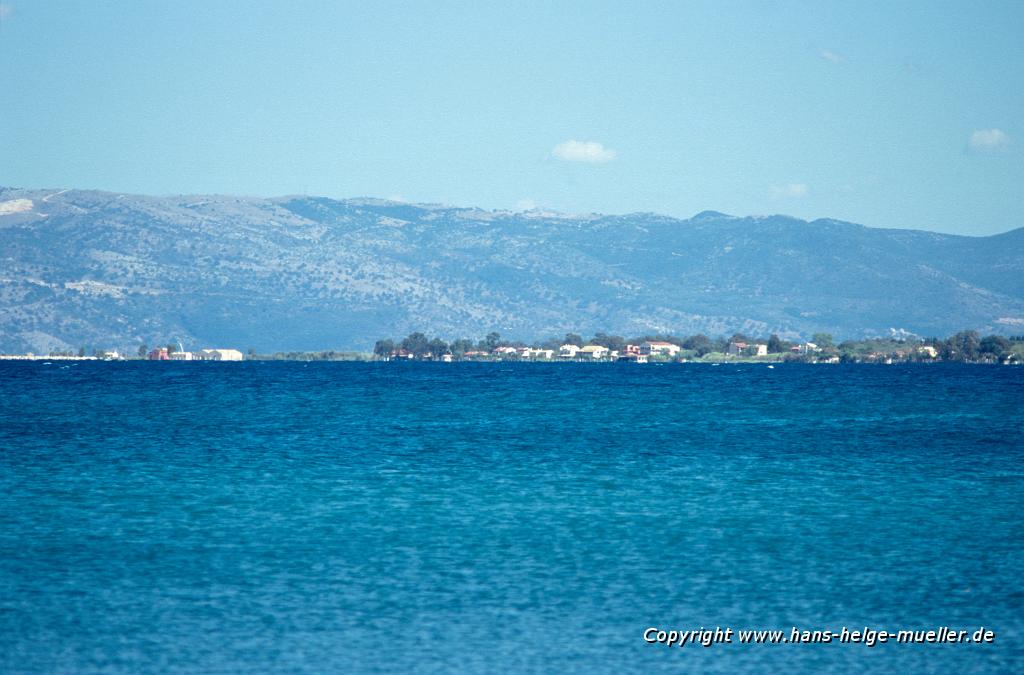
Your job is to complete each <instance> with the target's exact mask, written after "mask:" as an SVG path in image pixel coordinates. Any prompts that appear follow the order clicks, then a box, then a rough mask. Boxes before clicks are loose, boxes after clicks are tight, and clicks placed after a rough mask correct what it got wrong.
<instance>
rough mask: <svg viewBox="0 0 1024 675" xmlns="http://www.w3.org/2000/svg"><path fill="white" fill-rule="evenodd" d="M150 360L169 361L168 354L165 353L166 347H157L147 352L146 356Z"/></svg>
mask: <svg viewBox="0 0 1024 675" xmlns="http://www.w3.org/2000/svg"><path fill="white" fill-rule="evenodd" d="M147 358H148V359H149V360H150V361H169V360H170V359H171V357H170V355H168V354H167V347H157V348H156V349H154V350H153V351H151V352H150V353H149V356H148V357H147Z"/></svg>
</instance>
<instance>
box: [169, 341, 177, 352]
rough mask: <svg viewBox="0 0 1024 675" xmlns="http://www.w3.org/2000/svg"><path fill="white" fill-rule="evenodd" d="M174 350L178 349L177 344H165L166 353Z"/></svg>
mask: <svg viewBox="0 0 1024 675" xmlns="http://www.w3.org/2000/svg"><path fill="white" fill-rule="evenodd" d="M176 351H178V346H177V345H174V344H171V343H168V344H167V353H168V354H173V353H174V352H176Z"/></svg>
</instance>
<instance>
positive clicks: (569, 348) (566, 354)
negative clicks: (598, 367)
mask: <svg viewBox="0 0 1024 675" xmlns="http://www.w3.org/2000/svg"><path fill="white" fill-rule="evenodd" d="M579 350H580V348H579V347H577V346H576V345H562V346H561V347H559V348H558V358H560V359H574V358H576V353H577V352H579Z"/></svg>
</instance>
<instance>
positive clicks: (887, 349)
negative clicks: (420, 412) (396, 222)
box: [374, 331, 1024, 365]
mask: <svg viewBox="0 0 1024 675" xmlns="http://www.w3.org/2000/svg"><path fill="white" fill-rule="evenodd" d="M374 356H375V357H376V358H377V359H380V360H385V361H409V360H417V361H441V362H446V363H447V362H453V361H496V360H500V361H563V362H566V361H568V362H591V363H596V362H605V363H608V362H626V363H652V362H656V363H671V362H676V363H686V362H740V361H752V362H766V363H775V362H798V363H822V364H836V363H881V364H894V363H908V362H941V361H961V362H972V363H999V364H1006V365H1017V364H1021V363H1024V336H1017V337H1011V338H1006V337H1003V336H999V335H989V336H986V337H981V336H980V335H979V334H978V333H977V332H976V331H962V332H960V333H957V334H956V335H954V336H952V337H949V338H946V339H944V340H943V339H938V338H930V339H921V338H907V337H893V338H874V339H866V340H848V341H844V342H840V343H839V344H835V343H834V342H833V338H832V336H831V335H830V334H828V333H816V334H815V335H814V336H813V338H812V339H811V340H807V341H788V340H782V339H780V338H779V337H778V336H777V335H772V336H771V337H769V338H768V339H767V340H758V339H753V338H750V337H747V336H746V335H743V334H741V333H737V334H734V335H733V336H732V337H730V338H717V339H716V338H709V337H707V336H706V335H692V336H689V337H682V338H681V337H676V336H647V337H643V338H634V339H632V340H627V339H625V338H622V337H620V336H616V335H608V334H605V333H598V334H597V335H595V336H594V337H593V338H591V339H590V340H584V339H582V338H581V337H580V336H579V335H576V334H573V333H570V334H568V335H566V336H565V338H564V339H562V340H549V341H547V342H546V343H538V344H534V345H526V344H523V343H518V342H505V341H502V340H501V336H500V335H499V334H497V333H491V334H489V335H488V336H487V337H486V338H484V339H483V340H480V341H477V342H473V341H472V340H464V339H463V340H455V341H453V342H451V343H447V342H445V341H444V340H441V339H439V338H434V339H428V338H427V336H426V335H424V334H423V333H412V334H410V335H409V336H408V337H406V338H404V339H403V340H401V341H397V342H396V341H394V340H391V339H384V340H378V341H377V343H376V345H375V346H374Z"/></svg>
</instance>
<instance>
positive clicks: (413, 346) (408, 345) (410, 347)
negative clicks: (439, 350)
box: [402, 332, 430, 358]
mask: <svg viewBox="0 0 1024 675" xmlns="http://www.w3.org/2000/svg"><path fill="white" fill-rule="evenodd" d="M402 349H404V350H405V351H407V352H409V353H410V354H412V355H413V356H415V357H416V358H423V356H425V355H426V354H427V353H429V352H430V340H428V339H427V336H426V335H424V334H423V333H419V332H417V333H410V334H409V336H408V337H406V338H405V339H404V340H402Z"/></svg>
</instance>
